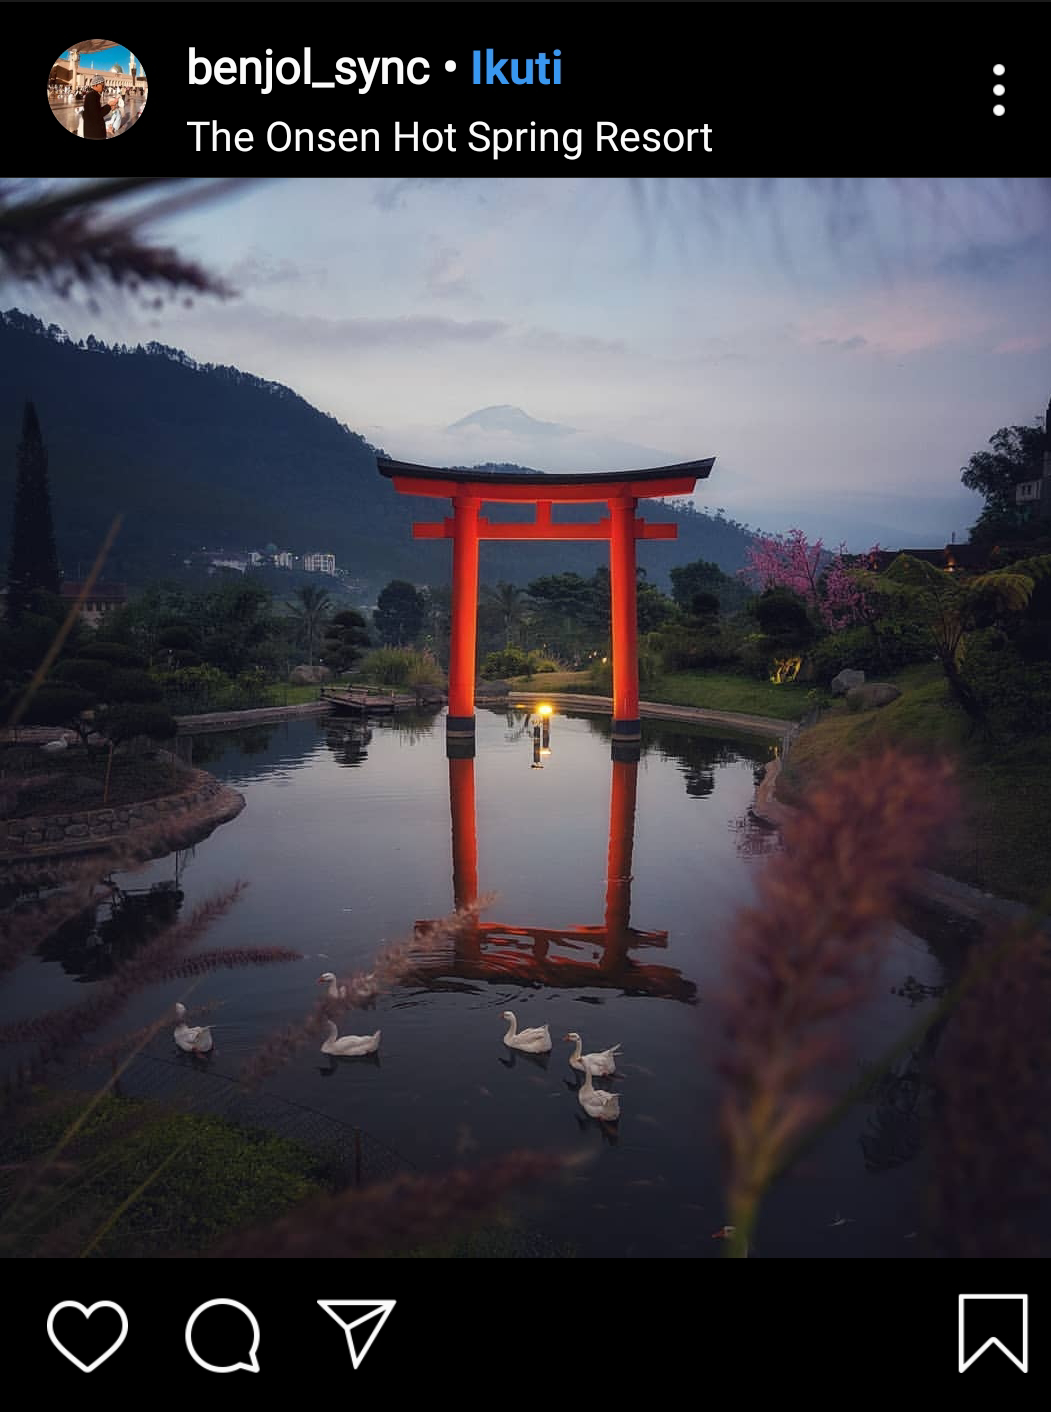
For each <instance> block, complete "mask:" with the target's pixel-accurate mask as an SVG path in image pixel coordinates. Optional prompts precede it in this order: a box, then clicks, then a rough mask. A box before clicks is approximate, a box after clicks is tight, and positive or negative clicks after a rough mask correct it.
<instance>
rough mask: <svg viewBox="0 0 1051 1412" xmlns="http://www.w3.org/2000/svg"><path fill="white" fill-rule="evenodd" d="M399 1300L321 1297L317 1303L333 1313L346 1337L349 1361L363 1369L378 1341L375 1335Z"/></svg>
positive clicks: (330, 1313)
mask: <svg viewBox="0 0 1051 1412" xmlns="http://www.w3.org/2000/svg"><path fill="white" fill-rule="evenodd" d="M396 1303H397V1300H394V1299H319V1300H318V1304H320V1306H321V1308H322V1309H324V1311H325V1313H326V1314H329V1315H331V1317H332V1318H333V1319H335V1321H336V1323H337V1324H338V1325H339V1326H340V1328H341V1329H342V1330H343V1332H344V1333H345V1334H346V1336H347V1348H348V1349H349V1350H350V1361H351V1363H352V1364H353V1365H354V1367H355V1368H360V1367H361V1363H362V1359H363V1358H364V1357H365V1354H366V1353H368V1351H369V1349H370V1348H371V1347H372V1345H373V1344H374V1343H375V1342H376V1335H377V1334H378V1333H379V1331H380V1329H382V1328H383V1325H384V1324H385V1323H386V1322H387V1320H388V1319H389V1318H390V1312H391V1310H392V1309H393V1308H394V1306H395V1304H396Z"/></svg>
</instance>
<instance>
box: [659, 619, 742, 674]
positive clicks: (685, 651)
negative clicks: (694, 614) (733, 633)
mask: <svg viewBox="0 0 1051 1412" xmlns="http://www.w3.org/2000/svg"><path fill="white" fill-rule="evenodd" d="M652 642H653V646H654V649H655V650H656V651H658V652H659V653H660V659H661V664H662V666H663V668H664V670H665V671H666V672H689V671H696V670H697V669H699V668H703V667H721V666H726V665H728V664H730V663H734V662H736V661H737V655H738V652H737V645H736V643H734V642H733V641H732V639H731V638H730V636H729V635H728V634H726V633H724V632H723V631H722V629H721V628H720V626H719V623H718V621H717V620H713V621H712V622H711V624H710V625H708V626H699V625H698V626H692V625H690V624H687V623H676V624H672V625H671V626H669V627H666V628H662V629H661V630H660V632H657V633H654V634H653V638H652Z"/></svg>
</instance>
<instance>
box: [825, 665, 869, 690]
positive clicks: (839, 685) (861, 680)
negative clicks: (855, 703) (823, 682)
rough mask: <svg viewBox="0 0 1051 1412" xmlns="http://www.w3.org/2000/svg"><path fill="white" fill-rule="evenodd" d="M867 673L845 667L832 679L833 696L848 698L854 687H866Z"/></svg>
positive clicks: (830, 688)
mask: <svg viewBox="0 0 1051 1412" xmlns="http://www.w3.org/2000/svg"><path fill="white" fill-rule="evenodd" d="M864 684H865V673H864V672H856V671H855V670H854V668H853V667H844V668H843V670H842V671H841V672H838V673H837V674H836V675H835V676H834V677H833V678H832V684H831V686H830V687H829V690H830V691H831V692H832V695H833V696H846V694H847V692H848V691H850V689H851V688H852V687H855V686H864Z"/></svg>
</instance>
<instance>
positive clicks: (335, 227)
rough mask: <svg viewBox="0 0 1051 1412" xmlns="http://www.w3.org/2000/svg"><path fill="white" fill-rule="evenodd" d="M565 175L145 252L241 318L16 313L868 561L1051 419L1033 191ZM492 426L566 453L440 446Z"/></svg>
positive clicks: (405, 445)
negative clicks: (240, 373) (1018, 435)
mask: <svg viewBox="0 0 1051 1412" xmlns="http://www.w3.org/2000/svg"><path fill="white" fill-rule="evenodd" d="M341 161H342V162H350V163H351V164H352V161H353V159H352V158H350V159H340V158H338V157H333V158H332V162H333V165H334V167H336V168H338V167H339V165H341ZM566 165H567V171H568V173H569V174H568V175H567V177H566V178H564V179H561V180H557V181H540V180H528V181H526V180H512V179H500V178H494V179H491V180H486V181H483V180H470V181H468V180H446V181H433V182H398V181H394V180H389V181H381V180H366V179H330V180H327V181H325V180H303V179H299V180H294V181H284V182H273V183H270V184H263V185H258V186H246V187H245V188H244V189H242V190H240V191H238V192H236V193H235V194H234V196H233V197H228V198H225V199H224V200H222V201H221V202H219V203H217V204H215V205H213V206H204V207H200V208H198V209H195V210H193V211H192V212H189V213H185V214H183V215H181V216H179V217H177V218H170V219H168V220H167V221H166V222H164V223H163V224H162V225H161V226H159V227H158V228H157V229H156V231H154V232H151V234H153V235H155V237H156V238H157V239H160V240H167V241H172V242H177V243H178V245H179V247H180V249H181V250H182V251H183V252H184V253H186V254H193V255H195V256H198V257H199V258H200V259H201V260H202V261H204V262H205V263H206V264H207V265H208V266H209V267H210V268H213V269H221V270H222V271H223V272H224V273H225V274H227V276H228V277H229V278H230V280H231V281H232V282H233V283H234V284H235V285H236V287H237V288H238V289H239V290H240V291H241V293H240V297H239V298H237V299H234V300H231V301H229V302H227V303H221V304H220V303H217V302H214V301H199V302H197V303H196V304H195V305H194V307H193V308H192V309H188V310H187V309H178V310H174V311H165V312H164V313H163V314H159V315H149V314H146V313H143V312H140V311H139V310H137V309H135V308H133V307H126V306H124V305H121V306H120V307H119V308H118V307H115V306H113V305H112V304H110V303H108V302H107V301H105V300H103V301H102V302H103V305H104V307H103V309H102V310H101V312H100V313H98V314H97V315H91V314H89V313H87V312H86V311H85V310H84V309H83V307H80V308H79V309H78V308H77V306H73V305H65V304H61V303H59V302H57V301H54V302H48V301H45V300H43V299H41V298H40V297H34V298H30V297H29V296H28V295H26V294H25V293H24V292H22V291H19V292H18V298H17V300H15V299H8V300H7V302H18V303H19V304H21V305H22V306H23V307H25V306H26V305H28V306H29V307H30V308H31V309H32V310H33V311H34V312H37V313H40V314H41V316H42V317H45V316H46V317H49V318H54V319H55V320H56V321H58V322H61V323H63V324H64V325H65V326H66V327H68V328H69V329H70V332H71V333H74V335H76V336H80V335H82V334H84V333H86V332H89V331H92V330H93V331H94V332H96V333H97V334H99V335H101V336H102V337H106V338H113V337H118V338H120V339H122V340H124V341H126V342H135V341H139V340H140V339H141V340H142V341H146V340H147V339H149V338H157V339H159V340H160V341H162V342H165V343H171V344H175V345H177V346H180V347H182V348H185V349H186V350H187V351H189V352H190V353H191V354H193V355H194V356H195V357H197V358H200V359H202V360H207V361H213V362H224V363H233V364H236V365H238V366H240V367H242V368H245V369H247V370H249V371H251V372H255V373H258V374H260V375H261V376H264V377H268V378H273V379H276V380H278V381H281V382H284V383H287V384H288V385H289V386H291V387H293V388H294V389H295V390H296V391H298V392H300V393H301V394H302V395H303V396H305V397H306V398H308V399H309V400H310V401H312V402H314V403H315V404H316V405H317V406H319V407H321V408H323V409H324V410H326V411H328V412H331V413H333V414H334V415H335V416H337V417H339V418H340V419H341V420H343V421H345V422H346V423H347V424H348V425H349V426H351V427H352V428H354V429H355V430H357V431H360V432H362V434H364V435H365V436H367V437H368V438H369V439H370V440H372V441H374V442H376V443H377V444H381V445H382V446H383V447H384V448H385V449H386V450H387V451H388V452H389V453H390V454H392V455H394V456H400V457H402V458H404V459H410V460H423V461H429V462H433V463H436V464H443V463H449V462H460V461H463V460H470V461H476V460H477V461H483V460H519V461H528V462H529V463H530V464H533V465H536V466H538V467H539V468H541V469H544V470H559V469H577V468H584V467H587V466H594V465H595V464H596V462H597V461H601V460H602V459H603V458H605V457H610V458H614V461H615V460H616V458H621V459H620V464H622V465H624V466H632V465H643V464H659V463H660V462H662V461H678V460H686V459H690V458H692V457H697V456H706V455H713V454H714V455H716V456H717V457H718V460H717V462H716V467H715V470H714V472H713V475H712V479H711V481H710V482H709V486H708V488H707V490H706V491H705V494H704V495H703V496H702V497H700V498H701V500H702V502H703V503H707V504H710V505H712V506H723V507H725V509H726V511H727V513H728V514H730V515H733V516H735V517H737V518H739V519H744V520H747V521H749V522H750V523H752V524H757V525H762V526H764V527H767V528H787V527H788V526H789V525H791V524H796V523H798V524H799V525H801V526H802V527H803V528H804V529H806V530H807V531H809V532H810V533H811V534H817V533H823V534H824V535H825V536H826V538H828V539H831V540H833V541H836V540H838V539H840V538H841V537H845V538H847V540H848V541H849V542H850V544H851V547H853V548H862V547H866V546H867V544H868V543H870V542H871V541H872V540H873V539H876V538H878V539H880V540H881V542H883V543H885V544H888V545H890V546H891V547H897V543H895V541H897V542H898V543H900V544H906V543H912V544H918V543H924V542H933V543H944V542H945V541H946V540H947V539H948V536H949V534H950V533H951V532H952V531H954V530H955V531H956V533H957V536H958V537H960V536H962V535H964V534H965V531H966V528H967V525H968V524H969V523H970V522H971V521H972V520H973V519H974V517H975V514H976V512H977V510H978V508H979V502H978V501H977V499H976V497H974V496H972V495H971V494H970V493H969V492H967V491H964V490H963V489H962V488H961V487H960V484H959V471H960V467H961V466H962V465H963V463H964V462H965V460H966V459H967V457H968V455H969V454H970V453H971V452H972V451H974V450H977V449H979V448H980V447H982V446H984V444H985V443H986V441H987V439H988V437H989V435H990V434H991V433H992V432H993V431H994V430H995V429H996V428H997V427H999V426H1002V425H1004V424H1009V423H1015V422H1023V421H1029V420H1030V419H1031V418H1032V417H1034V416H1035V415H1037V414H1039V413H1041V412H1042V410H1043V408H1044V406H1045V405H1046V403H1047V400H1048V396H1049V394H1051V194H1049V192H1048V190H1047V189H1046V188H1045V187H1043V186H1041V185H1040V184H1038V183H1036V182H1021V181H1018V182H1013V181H1004V182H1000V181H980V180H979V181H974V182H969V183H964V182H954V181H951V182H945V183H927V182H924V181H918V180H902V181H901V182H899V183H893V182H889V181H878V182H871V183H867V182H866V183H844V184H841V185H839V186H836V187H833V186H831V185H826V186H822V187H820V188H818V187H815V185H814V184H812V183H808V182H805V181H802V180H799V181H796V180H785V181H777V182H774V183H773V184H772V185H770V186H764V185H763V184H762V183H760V182H758V181H756V182H747V183H740V182H731V181H730V180H729V179H726V180H709V181H697V182H693V181H682V182H677V183H666V184H649V183H643V184H635V183H630V182H627V181H598V180H587V179H578V178H574V177H573V176H572V164H571V163H567V164H566ZM5 297H6V292H5ZM492 404H510V405H511V406H514V407H520V408H522V409H523V410H524V411H525V412H526V413H528V414H529V416H530V417H533V418H536V419H538V420H539V421H541V422H546V423H558V424H562V425H563V426H564V427H570V428H574V429H576V430H575V432H574V433H572V434H570V433H562V434H559V433H557V432H554V433H552V432H551V431H548V432H542V431H541V432H535V431H534V429H532V428H530V427H529V426H528V424H522V425H520V426H518V427H515V426H514V425H511V426H510V429H509V430H500V429H499V428H497V429H489V430H486V429H484V428H479V427H477V426H475V427H471V428H467V429H465V430H462V431H460V432H456V433H451V432H449V431H447V430H446V428H447V427H448V426H449V425H450V424H451V423H454V422H457V421H459V420H460V419H462V418H464V417H465V416H467V415H468V414H470V413H472V412H474V411H476V410H477V409H480V408H484V407H487V406H490V405H492ZM505 420H506V419H505ZM513 420H514V419H512V423H513ZM609 468H610V469H617V468H618V465H617V464H616V463H614V464H611V465H610V467H609Z"/></svg>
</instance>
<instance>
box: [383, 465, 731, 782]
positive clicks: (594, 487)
mask: <svg viewBox="0 0 1051 1412" xmlns="http://www.w3.org/2000/svg"><path fill="white" fill-rule="evenodd" d="M714 461H715V458H714V456H711V457H708V458H707V459H706V460H704V461H686V462H683V463H682V464H681V465H677V466H658V467H655V468H653V469H651V470H644V471H600V472H598V473H596V474H591V475H546V474H545V473H544V472H542V471H516V472H512V473H505V472H502V471H484V470H457V469H455V468H452V469H447V470H438V469H437V468H435V467H433V466H412V465H406V464H405V463H404V462H401V461H389V460H387V459H386V457H378V458H377V464H378V466H379V470H380V473H381V475H384V476H386V477H387V478H388V479H389V480H392V481H393V482H394V488H395V490H397V491H399V492H400V493H401V494H403V495H430V496H439V497H447V498H448V499H449V500H451V501H452V506H453V513H452V517H451V518H446V519H445V520H442V521H440V522H438V523H436V524H430V523H428V524H414V525H413V527H412V532H413V536H414V538H416V539H451V540H452V542H453V591H452V627H451V633H450V640H449V713H448V717H447V719H446V723H445V728H446V750H447V754H448V755H449V757H450V759H454V758H457V757H460V758H470V757H471V756H473V755H474V676H475V656H476V649H477V638H478V543H479V540H482V539H514V540H527V539H528V540H537V539H594V540H608V542H609V570H610V600H611V601H610V610H611V616H612V630H613V631H612V635H613V756H614V759H626V758H627V759H630V758H631V757H632V756H633V755H634V758H635V759H638V752H639V748H640V742H641V740H642V726H641V722H640V720H639V624H638V594H637V586H636V567H635V541H636V540H637V539H674V538H675V535H676V526H675V525H674V524H666V525H660V524H656V525H655V524H649V523H647V522H646V521H645V520H643V519H637V518H636V515H635V511H636V509H637V507H638V503H639V500H640V499H641V498H643V497H646V498H655V497H658V496H662V495H688V494H689V493H690V492H691V491H692V490H693V488H694V486H695V485H696V484H697V482H698V480H702V479H705V478H707V476H708V475H709V474H710V472H711V469H712V465H713V464H714ZM488 502H496V503H505V504H518V505H521V504H523V503H524V504H532V505H535V506H536V518H535V519H534V520H533V521H532V523H525V524H523V523H522V522H521V521H503V522H497V521H489V520H486V519H484V518H482V516H481V514H480V511H481V507H482V505H483V503H488ZM602 502H605V504H606V505H607V507H608V510H609V514H608V515H607V516H606V517H604V518H603V519H600V520H598V521H596V522H594V523H591V524H582V523H579V522H577V521H566V520H563V521H556V520H554V519H553V518H552V515H551V509H552V506H553V505H556V504H558V505H577V506H579V505H595V504H601V503H602Z"/></svg>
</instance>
